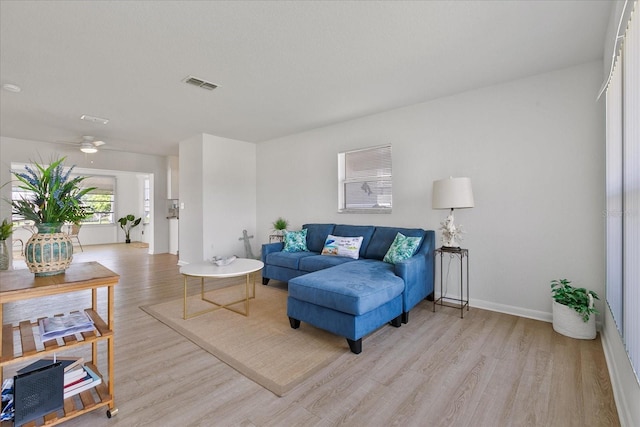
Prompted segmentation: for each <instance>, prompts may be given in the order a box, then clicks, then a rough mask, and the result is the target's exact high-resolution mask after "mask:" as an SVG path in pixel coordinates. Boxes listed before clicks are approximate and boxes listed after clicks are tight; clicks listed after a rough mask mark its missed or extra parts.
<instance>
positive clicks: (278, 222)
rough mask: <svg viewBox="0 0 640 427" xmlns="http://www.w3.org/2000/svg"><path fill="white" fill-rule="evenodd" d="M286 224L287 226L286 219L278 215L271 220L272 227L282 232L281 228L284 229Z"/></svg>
mask: <svg viewBox="0 0 640 427" xmlns="http://www.w3.org/2000/svg"><path fill="white" fill-rule="evenodd" d="M288 226H289V221H287V220H286V219H284V218H282V217H278V219H276V220H275V221H274V222H273V229H274V230H275V231H280V232H282V231H283V230H286V229H287V227H288Z"/></svg>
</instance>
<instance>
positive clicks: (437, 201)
mask: <svg viewBox="0 0 640 427" xmlns="http://www.w3.org/2000/svg"><path fill="white" fill-rule="evenodd" d="M431 203H432V207H433V209H451V211H450V213H449V216H447V219H446V220H445V221H444V222H443V223H441V224H442V227H441V230H442V245H443V246H444V247H450V248H459V247H460V244H459V243H458V241H457V239H459V238H460V234H461V233H462V228H461V226H457V227H456V225H455V224H454V223H453V210H454V209H467V208H472V207H473V206H474V202H473V190H472V189H471V179H469V178H453V177H451V178H445V179H441V180H438V181H433V195H432V199H431Z"/></svg>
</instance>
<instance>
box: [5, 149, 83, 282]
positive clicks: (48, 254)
mask: <svg viewBox="0 0 640 427" xmlns="http://www.w3.org/2000/svg"><path fill="white" fill-rule="evenodd" d="M64 160H65V157H62V158H60V159H57V160H53V161H52V162H51V163H50V164H49V166H42V165H40V164H38V163H35V162H34V165H33V167H31V166H28V165H27V166H25V167H24V168H25V172H16V171H12V173H13V175H14V176H15V177H16V179H17V180H18V181H19V185H18V188H20V189H21V190H22V191H24V193H25V195H23V196H22V197H21V198H20V199H17V200H12V201H11V207H12V209H13V214H14V215H17V216H18V217H19V218H22V219H24V220H27V221H33V223H34V226H35V227H36V228H37V229H38V232H37V233H35V234H33V235H32V236H31V238H30V239H29V240H28V241H27V244H26V245H25V251H24V252H25V260H26V263H27V267H29V270H30V271H31V272H32V273H35V275H36V276H52V275H55V274H60V273H63V272H64V270H66V269H67V267H69V264H71V260H72V259H73V244H72V243H71V240H70V239H69V237H68V235H67V234H66V233H62V232H61V230H62V226H63V224H64V223H65V222H71V223H75V222H79V221H81V220H82V219H84V218H86V217H87V216H88V215H89V214H90V211H89V209H88V208H87V207H86V206H84V205H83V204H82V201H81V199H82V197H83V196H84V195H85V194H87V193H89V192H90V191H92V190H94V189H95V187H89V188H82V181H84V180H85V179H86V177H84V176H74V177H71V171H72V170H73V168H74V166H72V167H70V168H68V169H66V170H65V168H64V166H63V161H64Z"/></svg>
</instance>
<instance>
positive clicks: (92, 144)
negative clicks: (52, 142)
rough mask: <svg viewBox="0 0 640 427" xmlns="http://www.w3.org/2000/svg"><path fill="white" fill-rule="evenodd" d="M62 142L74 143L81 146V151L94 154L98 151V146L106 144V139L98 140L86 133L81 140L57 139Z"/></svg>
mask: <svg viewBox="0 0 640 427" xmlns="http://www.w3.org/2000/svg"><path fill="white" fill-rule="evenodd" d="M56 142H58V143H60V144H67V145H73V146H75V147H79V148H80V151H82V152H83V153H86V154H93V153H97V152H98V147H101V146H103V145H105V142H104V141H96V138H95V137H93V136H90V135H85V136H83V137H82V141H79V142H71V141H56Z"/></svg>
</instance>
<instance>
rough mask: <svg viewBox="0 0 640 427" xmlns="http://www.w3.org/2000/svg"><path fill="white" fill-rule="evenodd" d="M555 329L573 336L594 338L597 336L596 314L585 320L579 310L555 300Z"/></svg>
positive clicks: (584, 338) (583, 338)
mask: <svg viewBox="0 0 640 427" xmlns="http://www.w3.org/2000/svg"><path fill="white" fill-rule="evenodd" d="M553 330H554V331H556V332H558V333H559V334H562V335H565V336H568V337H571V338H577V339H581V340H592V339H594V338H595V337H596V316H595V314H592V315H591V316H589V321H588V322H584V321H583V320H582V317H581V316H580V315H579V314H578V312H577V311H575V310H574V309H572V308H569V307H567V306H566V305H562V304H560V303H557V302H555V301H553Z"/></svg>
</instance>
